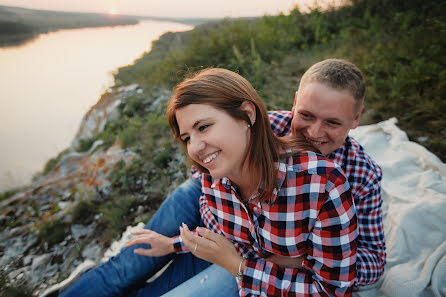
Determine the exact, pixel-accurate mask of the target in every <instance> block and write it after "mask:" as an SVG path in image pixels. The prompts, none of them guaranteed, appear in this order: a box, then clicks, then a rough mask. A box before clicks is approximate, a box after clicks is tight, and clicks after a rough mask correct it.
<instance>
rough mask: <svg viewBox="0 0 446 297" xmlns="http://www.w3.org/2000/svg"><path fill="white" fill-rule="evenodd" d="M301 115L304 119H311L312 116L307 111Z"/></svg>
mask: <svg viewBox="0 0 446 297" xmlns="http://www.w3.org/2000/svg"><path fill="white" fill-rule="evenodd" d="M300 117H301V118H303V119H304V120H309V119H311V116H310V115H309V114H305V113H300Z"/></svg>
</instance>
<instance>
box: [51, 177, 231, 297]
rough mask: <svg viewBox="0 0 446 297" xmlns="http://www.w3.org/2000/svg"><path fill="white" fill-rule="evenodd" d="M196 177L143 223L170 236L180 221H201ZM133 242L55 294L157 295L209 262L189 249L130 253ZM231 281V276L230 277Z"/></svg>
mask: <svg viewBox="0 0 446 297" xmlns="http://www.w3.org/2000/svg"><path fill="white" fill-rule="evenodd" d="M200 195H201V185H200V183H199V181H197V180H192V179H189V180H187V181H185V182H184V183H183V184H181V185H180V186H179V187H178V188H177V189H176V190H175V191H173V192H172V193H171V194H170V195H169V196H168V197H167V198H166V200H165V201H164V202H163V203H162V204H161V206H160V208H159V209H158V211H157V212H156V213H155V214H154V215H153V216H152V218H151V219H150V221H149V222H148V223H147V225H146V226H145V227H144V228H146V229H150V230H154V231H156V232H158V233H160V234H163V235H166V236H169V237H172V236H175V235H179V229H178V228H179V226H180V225H181V223H182V222H184V223H185V224H187V225H188V226H189V228H190V229H192V230H193V229H195V228H196V227H198V226H200V225H203V223H202V221H201V218H200V208H199V202H198V199H199V197H200ZM139 247H143V248H148V247H149V246H148V245H136V246H133V247H130V248H123V249H122V250H121V251H120V253H119V254H118V255H116V256H115V257H112V258H111V259H110V260H108V261H107V262H105V263H102V264H100V265H98V266H97V267H95V268H92V269H90V270H88V271H86V272H84V273H83V274H82V275H81V276H80V278H79V279H78V280H77V281H75V282H74V283H73V284H72V285H71V286H70V287H69V288H67V289H66V290H65V291H63V292H62V293H61V294H60V295H59V296H62V297H72V296H76V297H90V296H91V297H101V296H104V297H105V296H160V295H162V294H164V293H166V292H168V291H170V290H171V289H173V288H175V287H177V286H178V285H180V284H182V283H183V282H185V281H186V280H188V279H190V278H192V277H193V276H195V275H197V274H198V273H200V272H201V271H203V270H205V269H206V268H207V267H209V265H211V263H209V262H207V261H204V260H201V259H199V258H197V257H195V256H193V255H192V254H190V253H186V254H179V255H176V254H169V255H166V256H163V257H146V256H140V255H136V254H134V253H133V250H134V249H136V248H139ZM170 260H173V262H172V263H171V265H169V267H168V269H167V270H166V271H165V272H164V273H163V274H162V275H161V276H160V277H158V278H157V279H155V281H154V282H150V283H146V280H147V279H148V278H150V277H151V276H153V275H154V274H155V273H156V272H158V271H159V270H160V269H161V268H162V267H164V266H165V265H166V264H167V263H168V262H169V261H170ZM233 283H235V280H233Z"/></svg>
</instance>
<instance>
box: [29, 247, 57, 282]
mask: <svg viewBox="0 0 446 297" xmlns="http://www.w3.org/2000/svg"><path fill="white" fill-rule="evenodd" d="M52 257H53V255H52V254H51V253H48V254H43V255H40V256H37V257H35V258H34V259H33V263H32V265H31V280H32V282H33V283H34V284H40V283H42V281H43V280H45V279H47V278H50V277H52V276H54V275H55V274H56V273H57V271H58V267H59V265H58V264H54V265H52V264H51V259H52Z"/></svg>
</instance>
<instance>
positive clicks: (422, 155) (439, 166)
mask: <svg viewBox="0 0 446 297" xmlns="http://www.w3.org/2000/svg"><path fill="white" fill-rule="evenodd" d="M396 123H397V120H396V119H395V118H392V119H389V120H387V121H384V122H381V123H378V124H375V125H369V126H360V127H358V128H357V129H355V130H352V131H351V132H350V135H352V136H353V137H354V138H355V139H357V140H358V141H359V142H360V143H361V144H362V145H363V146H364V148H365V150H366V151H367V152H368V153H369V154H370V155H371V156H372V158H373V159H374V160H375V161H376V162H377V163H378V164H379V165H380V166H381V168H382V170H383V180H382V190H383V200H384V203H383V213H384V229H385V236H386V246H387V264H386V266H385V272H384V276H383V277H382V278H381V280H380V281H379V282H378V283H377V284H374V285H371V286H365V287H361V288H360V289H359V291H358V292H355V293H354V296H356V297H372V296H386V297H399V296H401V297H411V296H413V297H419V296H438V297H440V296H446V165H445V164H444V163H442V162H441V160H440V159H439V158H438V157H436V156H435V155H434V154H432V153H431V152H429V151H428V150H427V149H425V148H424V147H423V146H421V145H419V144H417V143H415V142H411V141H409V139H408V137H407V135H406V133H405V132H403V131H402V130H400V129H399V128H398V127H397V126H396Z"/></svg>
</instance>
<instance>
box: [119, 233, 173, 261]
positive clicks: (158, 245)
mask: <svg viewBox="0 0 446 297" xmlns="http://www.w3.org/2000/svg"><path fill="white" fill-rule="evenodd" d="M132 234H133V235H136V237H134V238H132V239H130V240H129V241H127V243H126V244H125V246H126V247H131V246H133V245H135V244H150V247H151V248H150V249H143V248H138V249H135V250H134V251H133V252H134V253H135V254H137V255H141V256H148V257H161V256H165V255H167V254H170V253H173V252H174V249H173V241H172V238H170V237H167V236H164V235H161V234H159V233H157V232H155V231H152V230H147V229H142V230H138V231H134V232H132Z"/></svg>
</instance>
